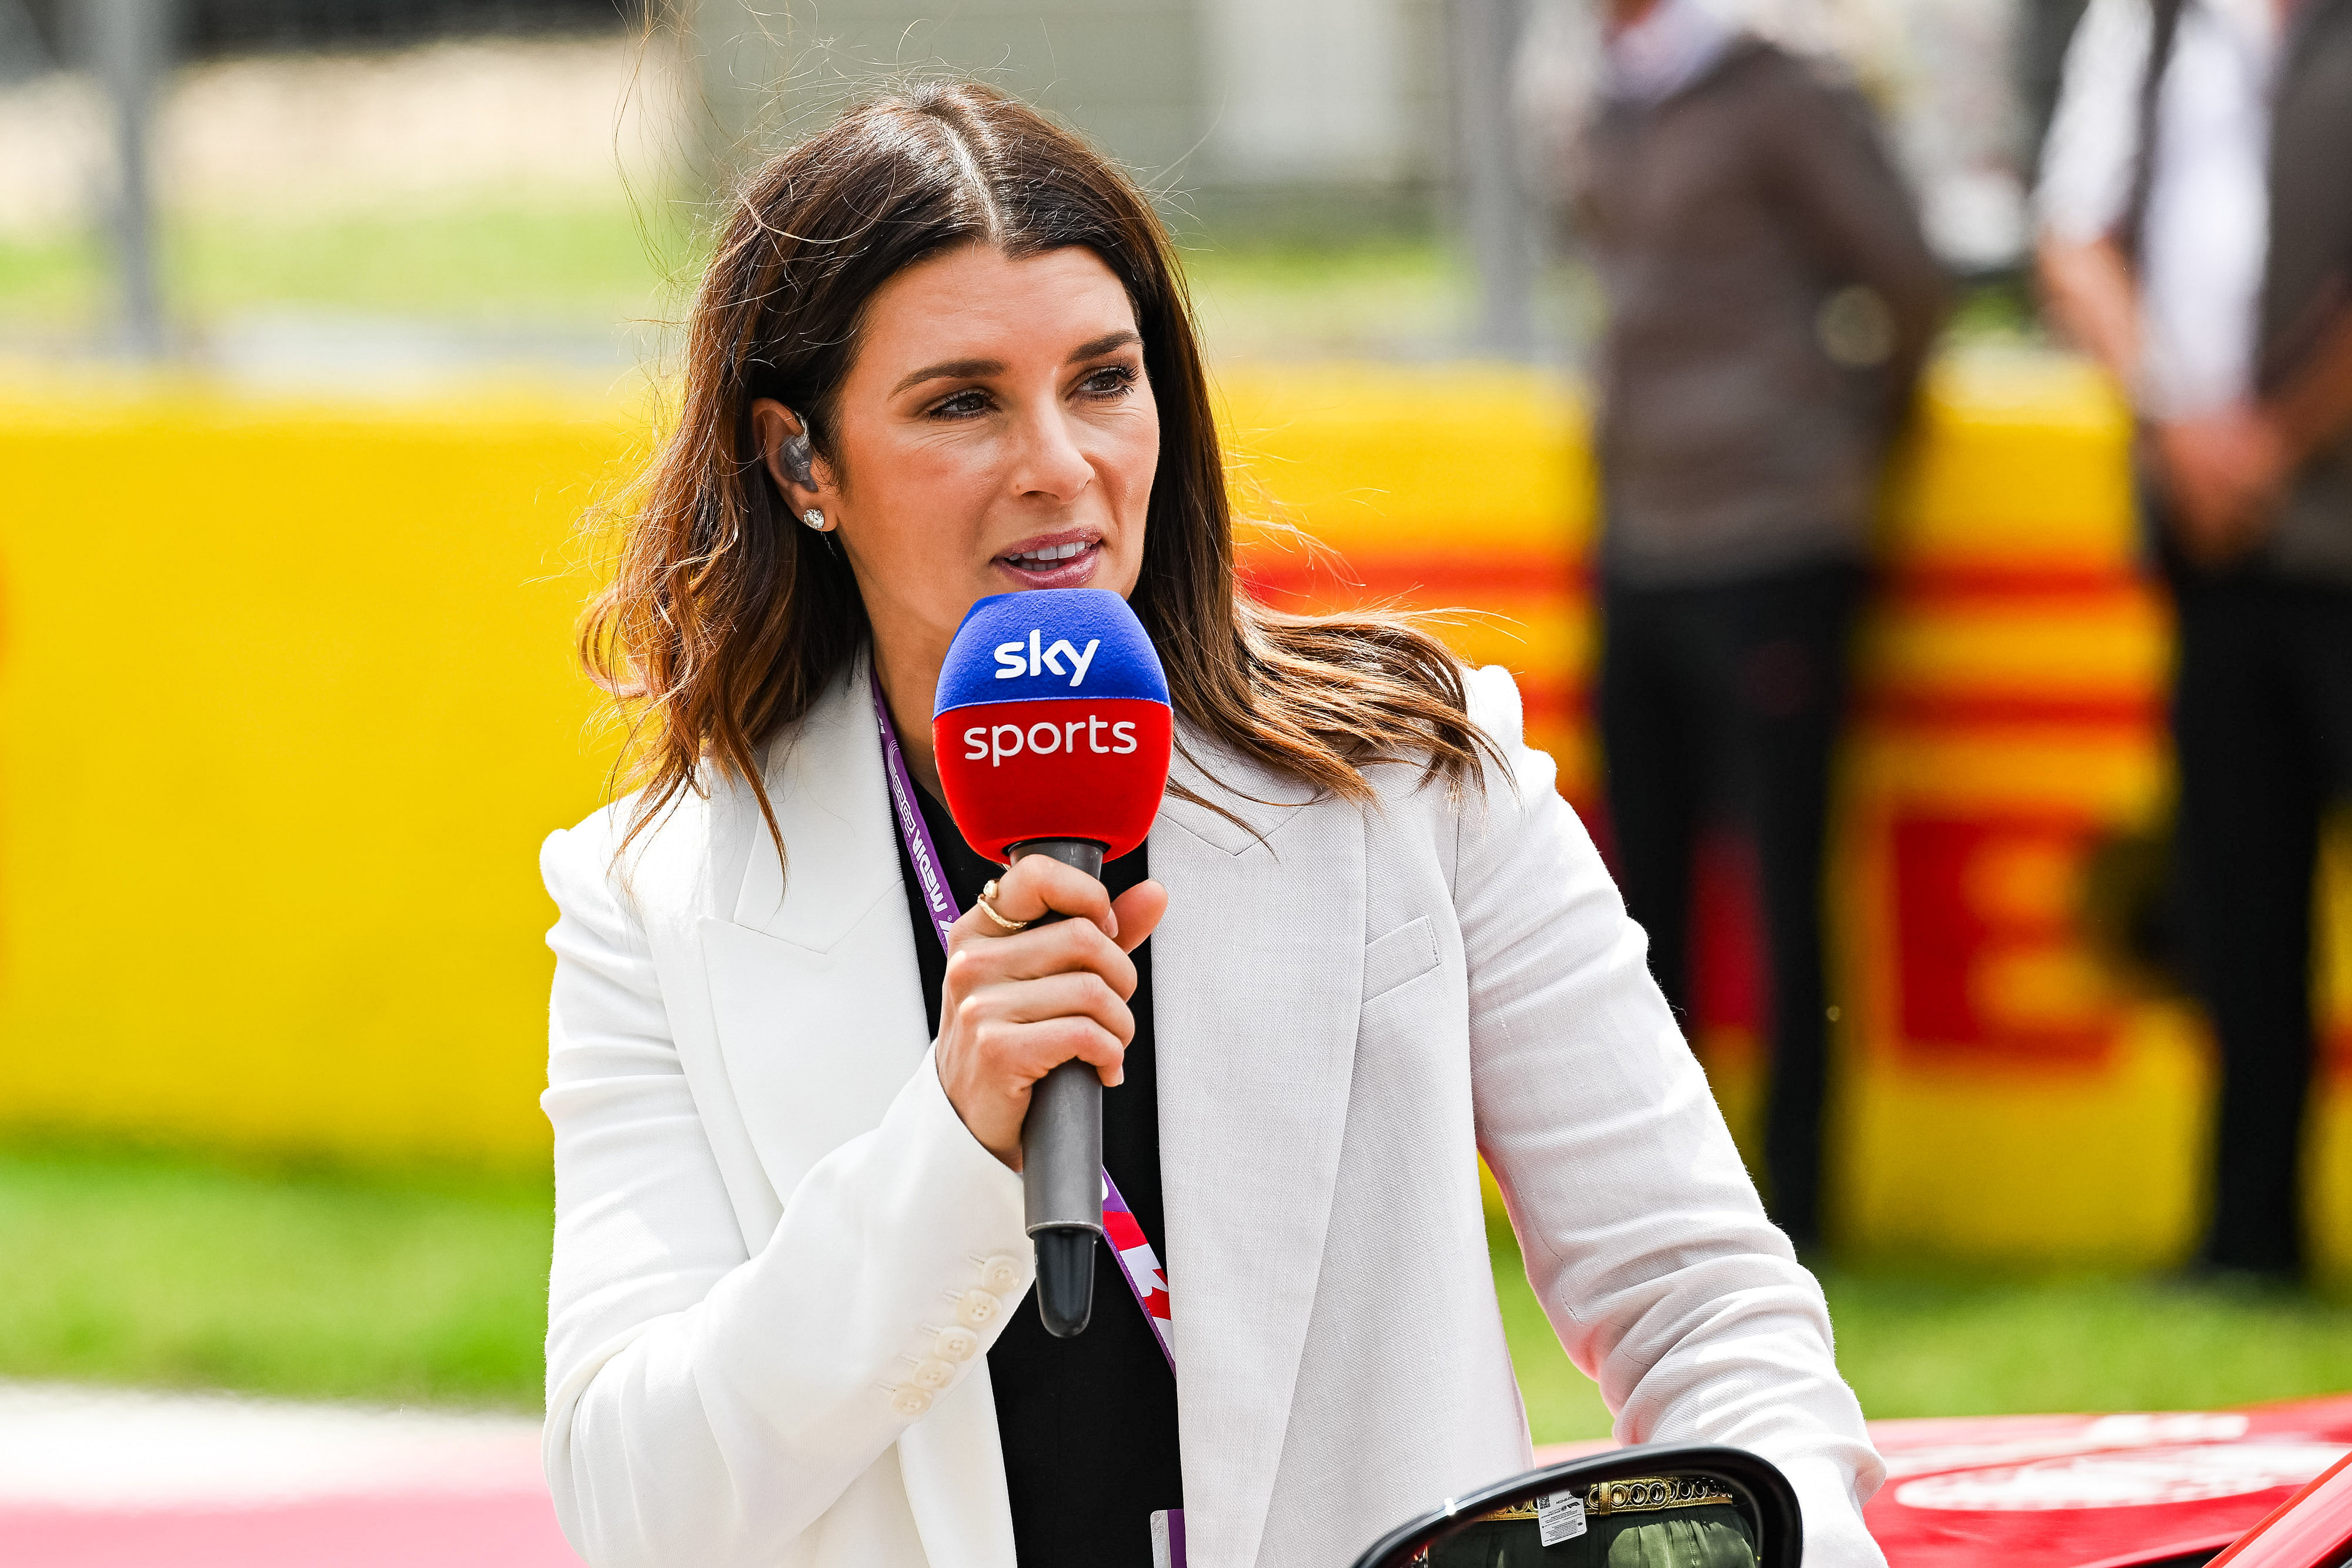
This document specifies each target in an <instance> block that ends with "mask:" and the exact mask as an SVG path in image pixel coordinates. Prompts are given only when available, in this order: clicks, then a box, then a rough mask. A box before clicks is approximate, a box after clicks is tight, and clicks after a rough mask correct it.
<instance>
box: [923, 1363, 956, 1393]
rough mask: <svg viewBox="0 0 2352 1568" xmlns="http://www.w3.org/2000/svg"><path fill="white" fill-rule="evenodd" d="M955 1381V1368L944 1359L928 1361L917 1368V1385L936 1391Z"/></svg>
mask: <svg viewBox="0 0 2352 1568" xmlns="http://www.w3.org/2000/svg"><path fill="white" fill-rule="evenodd" d="M954 1381H955V1368H954V1367H952V1366H950V1365H949V1364H947V1363H946V1362H944V1361H927V1362H925V1363H923V1364H921V1365H920V1366H918V1367H917V1368H915V1386H916V1387H918V1388H929V1389H931V1390H933V1391H934V1392H936V1391H937V1390H939V1389H941V1388H945V1387H946V1386H947V1385H949V1384H950V1383H953V1382H954Z"/></svg>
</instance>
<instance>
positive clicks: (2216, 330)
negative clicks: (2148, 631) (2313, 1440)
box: [2038, 0, 2352, 1280]
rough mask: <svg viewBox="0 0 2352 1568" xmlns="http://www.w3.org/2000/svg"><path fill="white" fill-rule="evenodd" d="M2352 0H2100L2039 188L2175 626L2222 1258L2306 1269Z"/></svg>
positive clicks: (2069, 69)
mask: <svg viewBox="0 0 2352 1568" xmlns="http://www.w3.org/2000/svg"><path fill="white" fill-rule="evenodd" d="M2347 161H2352V5H2345V4H2343V3H2342V0H2153V4H2151V0H2094V3H2093V4H2092V5H2091V7H2090V9H2089V11H2088V12H2087V13H2086V14H2085V16H2084V20H2083V23H2082V26H2081V27H2080V28H2079V29H2078V31H2077V32H2076V34H2075V37H2074V43H2073V44H2072V46H2071V47H2070V48H2069V50H2068V54H2067V59H2066V68H2065V74H2064V80H2063V89H2062V93H2061V97H2060V99H2059V106H2058V111H2057V115H2056V118H2055V120H2053V124H2052V127H2051V133H2050V139H2049V142H2048V145H2047V147H2046V150H2045V153H2044V162H2043V166H2042V183H2041V188H2040V191H2039V194H2038V207H2039V214H2040V220H2041V225H2042V243H2041V253H2040V259H2041V270H2042V280H2043V283H2044V286H2045V287H2046V288H2047V290H2048V293H2049V298H2050V303H2051V306H2052V308H2053V312H2054V313H2055V315H2056V316H2057V318H2058V319H2059V320H2060V321H2062V322H2063V324H2064V325H2065V326H2066V327H2067V328H2068V329H2070V330H2071V331H2072V333H2073V335H2074V337H2075V339H2076V340H2078V341H2079V342H2080V343H2081V344H2082V345H2083V346H2084V347H2085V348H2086V349H2088V350H2090V351H2091V352H2092V353H2094V354H2095V355H2096V356H2097V357H2098V358H2099V359H2100V360H2101V361H2104V362H2105V365H2106V367H2107V368H2108V370H2110V371H2113V372H2114V374H2115V376H2116V380H2117V381H2118V382H2121V383H2122V384H2123V386H2124V387H2125V388H2126V391H2127V392H2128V393H2129V394H2130V396H2131V398H2132V401H2133V402H2134V405H2135V407H2136V409H2137V414H2138V419H2139V430H2140V440H2139V455H2140V465H2139V466H2140V479H2141V492H2142V499H2143V510H2144V515H2145V517H2144V520H2145V522H2146V525H2147V531H2148V535H2149V544H2150V547H2151V549H2152V552H2153V554H2154V556H2155V558H2156V559H2157V560H2158V562H2159V563H2160V565H2161V567H2162V570H2163V571H2164V574H2165V576H2166V577H2167V578H2168V580H2169V582H2170V585H2171V588H2172V592H2173V601H2174V604H2175V607H2176V613H2177V616H2178V632H2177V637H2178V643H2177V649H2176V655H2175V664H2174V674H2173V690H2172V720H2173V741H2174V746H2175V749H2176V754H2177V758H2178V764H2179V825H2178V830H2177V833H2178V837H2177V841H2176V847H2175V855H2176V862H2177V874H2178V876H2179V894H2180V895H2181V896H2180V912H2181V916H2182V921H2183V935H2184V936H2185V938H2186V943H2187V947H2188V952H2189V963H2190V968H2191V973H2192V978H2193V982H2194V984H2195V987H2196V989H2197V990H2198V992H2199V993H2200V998H2201V999H2202V1000H2203V1002H2204V1003H2205V1005H2206V1007H2207V1009H2209V1010H2210V1013H2211V1015H2212V1021H2213V1027H2214V1031H2215V1034H2216V1036H2217V1037H2218V1039H2219V1041H2220V1045H2221V1099H2220V1105H2219V1111H2218V1118H2217V1135H2216V1142H2215V1153H2214V1176H2215V1180H2214V1186H2213V1210H2212V1218H2211V1224H2210V1228H2209V1230H2208V1232H2207V1235H2206V1239H2205V1242H2204V1245H2203V1249H2202V1250H2201V1251H2200V1255H2199V1261H2200V1264H2201V1265H2202V1266H2204V1267H2206V1268H2210V1269H2212V1270H2225V1271H2231V1272H2244V1273H2249V1274H2252V1275H2256V1276H2261V1277H2265V1278H2273V1279H2281V1280H2285V1279H2293V1278H2296V1277H2298V1276H2299V1275H2300V1274H2301V1272H2302V1270H2303V1266H2304V1252H2303V1239H2302V1205H2301V1201H2300V1197H2299V1183H2298V1169H2299V1162H2300V1158H2301V1150H2302V1147H2303V1132H2304V1121H2305V1115H2304V1113H2305V1103H2306V1100H2307V1097H2308V1091H2309V1085H2310V1080H2311V1071H2312V1000H2311V980H2312V967H2311V966H2312V879H2313V876H2314V873H2315V870H2316V866H2317V858H2318V844H2319V825H2320V816H2321V811H2322V809H2323V808H2324V807H2325V806H2326V804H2327V803H2328V801H2329V800H2331V799H2332V798H2333V797H2335V796H2336V795H2338V794H2340V793H2341V792H2342V791H2343V790H2344V789H2345V787H2346V786H2347V783H2352V294H2347V266H2352V180H2347V178H2346V174H2345V170H2346V165H2347Z"/></svg>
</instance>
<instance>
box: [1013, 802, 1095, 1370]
mask: <svg viewBox="0 0 2352 1568" xmlns="http://www.w3.org/2000/svg"><path fill="white" fill-rule="evenodd" d="M1008 853H1009V854H1010V855H1011V857H1012V859H1013V861H1014V862H1019V861H1021V860H1023V859H1025V858H1026V857H1028V856H1030V855H1045V856H1047V857H1048V858H1050V859H1053V860H1057V861H1060V862H1062V863H1063V864H1064V865H1069V866H1076V867H1077V868H1078V870H1080V871H1082V872H1084V873H1087V875H1088V876H1090V877H1093V878H1094V879H1096V880H1097V882H1099V881H1100V880H1102V862H1103V846H1102V845H1100V844H1097V843H1095V842H1092V841H1089V840H1086V839H1030V840H1027V841H1024V842H1022V843H1017V844H1014V845H1013V846H1011V848H1010V850H1009V851H1008ZM1066 918H1067V916H1066V915H1057V914H1055V913H1054V912H1052V911H1050V910H1049V911H1047V912H1046V914H1045V915H1044V916H1042V917H1041V918H1039V919H1038V920H1035V921H1033V922H1031V924H1033V925H1045V924H1047V923H1049V922H1052V921H1055V920H1062V919H1066ZM1021 1197H1022V1205H1023V1209H1024V1218H1025V1220H1026V1222H1027V1225H1028V1228H1029V1240H1030V1243H1031V1245H1033V1246H1034V1247H1035V1248H1036V1249H1037V1315H1038V1316H1039V1317H1040V1318H1042V1319H1044V1320H1045V1332H1046V1333H1049V1334H1052V1335H1053V1336H1054V1337H1055V1339H1068V1338H1069V1337H1070V1336H1071V1335H1073V1334H1077V1333H1085V1332H1086V1327H1087V1322H1088V1320H1090V1319H1091V1318H1092V1317H1093V1316H1094V1310H1095V1243H1096V1242H1097V1240H1100V1239H1103V1222H1102V1078H1101V1076H1100V1074H1098V1073H1097V1071H1096V1070H1095V1068H1094V1067H1093V1065H1092V1064H1091V1063H1088V1062H1084V1061H1075V1060H1073V1061H1065V1062H1063V1063H1062V1064H1061V1065H1060V1066H1059V1067H1056V1068H1055V1069H1054V1070H1053V1071H1051V1072H1048V1073H1046V1074H1045V1077H1043V1078H1041V1079H1039V1080H1038V1081H1037V1082H1036V1085H1035V1086H1034V1088H1032V1089H1031V1090H1030V1091H1029V1113H1028V1115H1027V1116H1026V1117H1025V1118H1024V1120H1023V1121H1022V1124H1021Z"/></svg>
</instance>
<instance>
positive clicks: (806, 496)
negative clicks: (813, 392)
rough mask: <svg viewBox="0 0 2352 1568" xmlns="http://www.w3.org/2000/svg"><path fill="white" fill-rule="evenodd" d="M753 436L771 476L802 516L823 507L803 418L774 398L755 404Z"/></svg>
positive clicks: (813, 453)
mask: <svg viewBox="0 0 2352 1568" xmlns="http://www.w3.org/2000/svg"><path fill="white" fill-rule="evenodd" d="M751 434H752V436H753V438H754V439H755V440H756V441H758V443H759V445H760V458H761V462H763V463H765V464H766V465H767V467H768V476H769V477H770V478H772V479H773V480H775V482H776V487H777V488H778V489H780V490H782V491H783V493H784V497H785V498H786V499H787V500H789V501H790V502H791V503H792V507H793V511H795V512H800V511H803V510H805V509H807V508H809V507H815V506H818V505H819V504H820V503H821V497H820V495H819V492H820V490H821V489H822V488H823V486H821V485H820V483H819V480H818V476H817V472H816V454H815V451H814V449H813V448H812V447H811V445H810V444H809V436H808V427H807V426H806V425H805V424H803V423H801V416H800V415H799V414H797V413H793V411H792V410H791V409H789V408H786V407H785V406H784V405H783V404H782V403H781V402H777V401H776V400H775V399H774V398H772V397H763V398H758V399H755V400H753V402H752V403H751Z"/></svg>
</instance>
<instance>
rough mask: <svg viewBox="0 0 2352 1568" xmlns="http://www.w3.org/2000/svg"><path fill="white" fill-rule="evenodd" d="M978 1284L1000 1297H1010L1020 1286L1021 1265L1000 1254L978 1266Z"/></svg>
mask: <svg viewBox="0 0 2352 1568" xmlns="http://www.w3.org/2000/svg"><path fill="white" fill-rule="evenodd" d="M980 1282H981V1283H982V1284H983V1285H985V1286H987V1287H988V1288H989V1289H990V1290H992V1291H995V1292H996V1293H997V1294H998V1295H1000V1296H1008V1295H1011V1294H1012V1293H1013V1291H1015V1290H1017V1289H1019V1288H1020V1285H1021V1265H1020V1263H1019V1262H1018V1261H1017V1260H1013V1259H1011V1258H1007V1257H1006V1256H1004V1254H1003V1253H1002V1252H1000V1253H998V1254H997V1255H996V1256H995V1257H993V1258H991V1259H990V1260H988V1261H987V1262H985V1263H983V1264H982V1265H981V1266H980Z"/></svg>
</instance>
